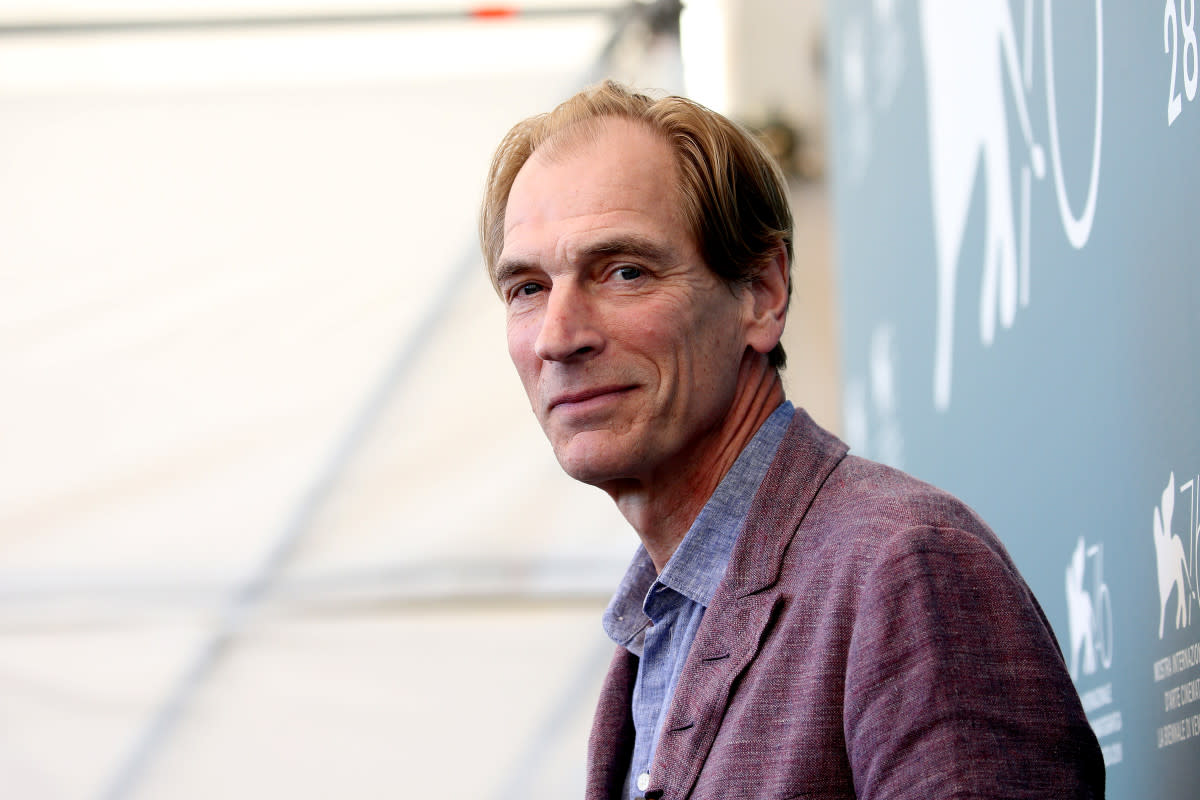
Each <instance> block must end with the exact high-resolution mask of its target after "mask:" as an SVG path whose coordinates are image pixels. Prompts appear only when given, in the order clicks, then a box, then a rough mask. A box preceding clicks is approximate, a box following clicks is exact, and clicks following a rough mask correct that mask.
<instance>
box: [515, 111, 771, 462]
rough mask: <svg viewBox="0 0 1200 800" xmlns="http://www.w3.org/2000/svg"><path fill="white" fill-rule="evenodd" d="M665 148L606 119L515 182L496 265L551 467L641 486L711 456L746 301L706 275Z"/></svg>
mask: <svg viewBox="0 0 1200 800" xmlns="http://www.w3.org/2000/svg"><path fill="white" fill-rule="evenodd" d="M676 186H677V180H676V172H675V165H674V161H673V158H672V154H671V151H670V149H669V148H668V146H667V144H666V143H665V142H664V141H662V140H661V139H660V138H659V137H658V136H657V135H655V134H654V133H653V132H651V131H650V130H648V129H647V128H644V127H642V126H640V125H638V124H636V123H632V122H628V121H625V120H611V121H608V122H606V123H605V124H604V127H603V129H602V131H601V133H600V134H599V136H598V137H597V138H596V139H595V140H589V139H586V138H581V139H580V140H579V141H577V142H574V143H568V144H567V146H566V147H565V148H561V149H559V150H558V151H557V152H555V153H554V154H553V155H552V156H547V155H546V154H545V153H544V152H543V151H537V152H535V153H534V155H533V157H532V158H530V160H529V161H528V162H527V163H526V164H525V166H524V167H523V168H522V169H521V171H520V173H518V175H517V178H516V181H515V182H514V183H513V187H512V192H511V193H510V195H509V199H508V205H507V208H506V212H505V230H504V248H503V251H502V253H501V255H500V258H499V260H498V264H497V268H496V278H497V283H498V285H499V288H500V293H501V296H502V298H503V299H504V301H505V304H506V306H507V325H508V351H509V354H510V355H511V357H512V360H513V363H514V364H515V365H516V367H517V372H518V373H519V374H520V376H521V381H522V382H523V384H524V386H525V392H526V393H527V394H528V395H529V401H530V403H531V404H532V406H533V411H534V413H535V414H536V415H537V418H538V421H539V422H540V423H541V425H542V429H543V430H544V431H545V432H546V436H547V437H548V438H549V439H550V443H551V445H552V446H553V448H554V452H555V455H556V456H557V457H558V461H559V463H560V464H561V465H562V467H563V469H564V470H566V472H567V473H568V474H569V475H571V476H572V477H574V478H576V479H578V480H581V481H585V482H587V483H592V484H596V485H600V486H607V485H610V484H612V485H614V486H615V485H616V484H614V482H625V481H633V482H640V483H644V484H650V483H652V482H654V481H656V480H660V479H663V478H667V479H668V480H669V479H670V476H671V475H672V474H673V473H674V474H678V471H679V470H681V469H683V468H684V467H686V466H687V465H689V464H692V465H693V466H694V463H693V462H694V461H695V460H696V459H702V458H707V457H708V456H709V455H711V453H710V452H709V449H711V448H713V447H715V446H717V445H716V444H715V439H716V438H717V437H716V429H717V427H718V425H719V424H720V423H721V422H722V420H723V418H724V416H725V413H726V411H728V409H729V408H730V406H731V404H732V403H733V399H734V395H735V389H736V386H737V382H738V372H739V365H740V364H741V362H742V357H743V354H744V353H745V352H746V332H745V328H746V325H745V319H746V318H747V316H748V315H749V314H750V309H751V308H752V306H753V300H752V299H751V298H750V297H749V295H750V293H749V292H748V291H743V290H736V291H735V290H731V289H730V288H729V287H728V286H726V285H725V284H724V283H723V282H722V281H721V280H720V279H719V278H717V277H716V275H715V274H713V272H712V271H711V270H710V269H709V268H708V267H707V266H706V265H705V263H704V261H703V259H702V258H701V256H700V252H699V249H698V248H697V245H696V242H695V241H694V240H693V237H692V235H691V233H690V232H689V231H688V230H687V228H686V227H685V225H684V222H683V218H682V216H681V214H680V212H679V208H678V205H679V204H678V199H677V197H678V195H677V189H676Z"/></svg>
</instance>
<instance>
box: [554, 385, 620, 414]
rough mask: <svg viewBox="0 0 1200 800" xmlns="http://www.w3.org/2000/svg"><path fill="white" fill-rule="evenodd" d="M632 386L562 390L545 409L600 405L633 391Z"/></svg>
mask: <svg viewBox="0 0 1200 800" xmlns="http://www.w3.org/2000/svg"><path fill="white" fill-rule="evenodd" d="M633 388H634V387H632V386H599V387H596V388H593V389H584V390H581V391H578V392H564V393H563V394H560V395H556V396H555V397H554V398H552V399H551V400H550V403H549V404H548V405H547V407H546V410H547V411H553V410H554V409H556V408H562V409H581V408H585V407H590V406H595V405H601V404H603V403H604V402H606V401H608V400H612V399H616V398H617V397H619V396H621V395H623V394H625V393H626V392H630V391H633Z"/></svg>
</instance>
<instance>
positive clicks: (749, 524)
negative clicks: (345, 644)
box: [480, 83, 1104, 800]
mask: <svg viewBox="0 0 1200 800" xmlns="http://www.w3.org/2000/svg"><path fill="white" fill-rule="evenodd" d="M480 225H481V236H482V241H483V248H484V253H485V258H486V261H487V266H488V270H489V273H490V275H491V277H492V280H493V282H494V284H495V286H496V289H497V291H498V292H499V294H500V296H501V298H502V299H503V301H504V303H505V305H506V308H507V330H508V348H509V353H510V355H511V357H512V360H513V363H514V364H515V365H516V368H517V372H518V373H519V375H520V377H521V380H522V382H523V384H524V387H525V391H526V393H527V394H528V396H529V400H530V403H531V405H532V407H533V411H534V413H535V414H536V415H537V418H538V421H539V422H540V423H541V425H542V428H543V430H544V431H545V433H546V436H547V437H548V438H549V440H550V443H551V445H552V446H553V448H554V452H555V455H556V456H557V458H558V461H559V463H560V464H561V465H562V467H563V469H564V470H565V471H566V472H567V473H568V474H569V475H571V476H572V477H573V478H575V479H577V480H580V481H584V482H587V483H590V484H593V485H595V486H598V487H600V488H601V489H603V490H604V491H606V492H608V494H609V495H611V496H612V498H613V499H614V500H615V501H616V503H617V506H618V508H619V509H620V510H621V512H622V514H623V515H624V516H625V518H626V519H627V520H628V521H629V522H630V524H631V525H632V526H633V527H634V529H635V530H636V531H637V533H638V536H639V537H640V539H641V542H642V547H641V548H639V550H638V553H637V555H636V556H635V558H634V561H633V563H632V565H631V566H630V568H629V571H628V573H627V574H626V576H625V579H624V581H623V582H622V584H621V586H620V588H619V589H618V591H617V594H616V596H615V597H614V598H613V601H612V603H611V605H610V607H609V609H608V611H607V612H606V614H605V619H604V624H605V629H606V630H607V632H608V634H609V635H610V636H611V637H612V638H613V639H614V641H616V643H617V651H616V655H615V657H614V659H613V662H612V665H611V667H610V670H609V674H608V677H607V678H606V681H605V684H604V688H603V690H602V694H601V698H600V703H599V707H598V709H597V712H596V719H595V722H594V725H593V731H592V736H591V740H590V744H589V762H588V777H587V795H586V796H587V797H588V798H589V800H600V799H601V798H618V797H619V798H638V797H647V798H670V799H671V800H675V799H676V798H695V800H700V799H701V798H705V799H708V798H712V799H713V800H732V799H734V798H745V799H747V800H748V799H749V798H779V800H783V799H784V798H800V797H821V798H850V797H862V798H884V797H887V798H893V797H904V798H922V800H924V799H925V798H936V797H954V798H965V797H1030V798H1032V797H1039V798H1040V797H1054V798H1058V797H1101V796H1103V791H1104V788H1103V787H1104V767H1103V762H1102V760H1101V757H1100V752H1099V746H1098V744H1097V742H1096V739H1095V737H1094V736H1093V735H1092V732H1091V729H1090V728H1089V726H1088V723H1087V720H1086V718H1085V717H1084V714H1083V710H1082V708H1081V707H1080V704H1079V700H1078V697H1077V696H1076V694H1075V691H1074V688H1073V686H1072V684H1071V681H1070V678H1069V677H1068V675H1067V671H1066V668H1065V666H1064V663H1063V660H1062V657H1061V654H1060V652H1059V650H1058V645H1057V643H1056V642H1055V640H1054V636H1053V634H1052V633H1051V631H1050V628H1049V625H1048V623H1047V622H1046V620H1045V618H1044V616H1043V614H1042V612H1041V609H1040V608H1039V607H1038V605H1037V603H1036V601H1035V600H1034V598H1033V596H1032V595H1031V594H1030V591H1029V589H1028V588H1027V587H1026V585H1025V583H1024V582H1023V580H1022V579H1021V577H1020V576H1019V575H1018V574H1017V571H1016V568H1015V567H1014V566H1013V564H1012V562H1011V560H1010V559H1009V557H1008V555H1007V553H1006V552H1005V550H1004V548H1003V547H1002V546H1001V544H1000V543H999V541H997V539H996V538H995V536H994V535H993V534H992V532H991V531H990V530H989V529H988V528H987V527H986V526H985V525H984V523H983V522H981V521H980V520H979V519H978V518H977V517H976V516H975V515H974V514H973V513H972V512H971V511H970V510H969V509H967V508H966V507H965V506H963V505H962V504H961V503H960V502H958V501H957V500H955V499H954V498H952V497H950V496H948V495H946V494H945V493H943V492H940V491H939V490H937V489H934V488H933V487H930V486H928V485H926V484H923V483H920V482H919V481H916V480H915V479H913V478H911V477H909V476H907V475H904V474H902V473H900V472H897V471H894V470H891V469H888V468H887V467H884V466H881V465H878V464H875V463H872V462H868V461H865V460H863V459H859V458H857V457H854V456H849V455H847V448H846V446H845V445H843V444H842V443H841V442H840V441H838V440H837V439H836V438H835V437H833V436H832V435H831V434H829V433H827V432H825V431H824V430H822V429H821V428H819V427H818V426H817V425H816V424H815V423H814V422H813V421H812V420H811V419H810V418H809V417H808V416H807V415H806V414H805V413H804V412H803V411H797V410H795V409H793V407H792V406H791V404H790V403H788V402H786V400H785V399H784V392H783V387H782V384H781V382H780V377H779V368H780V367H781V366H782V365H783V362H784V353H783V350H782V349H781V348H780V346H779V339H780V336H781V334H782V331H783V325H784V319H785V316H786V311H787V305H788V297H789V291H790V287H789V281H790V278H789V270H790V262H791V257H792V242H791V230H792V223H791V216H790V212H789V210H788V204H787V198H786V192H785V184H784V182H783V180H782V178H781V176H780V175H779V173H778V170H777V168H776V167H775V166H774V165H773V163H772V161H771V159H770V157H769V156H768V155H767V154H766V153H765V152H764V151H763V150H762V148H761V147H760V146H759V145H758V144H757V143H756V142H755V141H754V140H753V138H751V137H750V136H748V135H747V134H746V133H745V132H743V131H742V130H741V129H740V128H738V127H737V126H736V125H734V124H732V123H730V122H729V121H728V120H726V119H725V118H723V117H721V116H720V115H717V114H714V113H712V112H710V111H708V110H707V109H704V108H703V107H701V106H698V105H696V104H693V103H691V102H689V101H687V100H683V99H680V98H664V99H659V100H651V99H650V98H648V97H645V96H643V95H640V94H636V93H633V92H631V91H629V90H627V89H625V88H624V87H621V86H619V85H617V84H613V83H607V84H604V85H603V86H600V87H596V88H594V89H591V90H588V91H585V92H583V93H581V94H579V95H577V96H575V97H573V98H571V99H570V100H568V101H567V102H566V103H564V104H563V105H561V106H560V107H559V108H557V109H555V110H554V111H553V112H551V113H550V114H547V115H542V116H540V117H534V118H532V119H530V120H526V121H525V122H522V123H520V124H518V125H517V126H516V127H515V128H513V130H512V131H510V132H509V134H508V136H507V137H506V138H505V140H504V141H503V142H502V143H501V145H500V147H499V149H498V151H497V153H496V156H495V159H494V161H493V164H492V169H491V172H490V174H489V177H488V183H487V189H486V196H485V199H484V205H483V212H482V217H481V223H480Z"/></svg>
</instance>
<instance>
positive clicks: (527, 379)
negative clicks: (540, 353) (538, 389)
mask: <svg viewBox="0 0 1200 800" xmlns="http://www.w3.org/2000/svg"><path fill="white" fill-rule="evenodd" d="M507 333H508V357H509V358H510V359H512V363H513V366H514V367H516V368H517V375H518V376H520V378H521V383H523V384H524V385H525V391H526V392H529V391H530V390H531V389H532V386H531V381H532V380H533V379H534V378H535V377H536V375H537V369H538V364H539V363H540V361H541V359H539V358H538V357H537V354H536V353H534V351H533V345H534V341H535V340H536V336H537V330H536V329H535V328H534V327H533V326H532V325H528V324H523V323H522V322H521V321H518V320H509V322H508V330H507Z"/></svg>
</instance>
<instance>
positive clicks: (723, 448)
mask: <svg viewBox="0 0 1200 800" xmlns="http://www.w3.org/2000/svg"><path fill="white" fill-rule="evenodd" d="M783 400H784V393H783V383H782V381H781V380H780V378H779V372H778V371H777V370H776V369H775V368H774V367H770V366H768V365H767V363H766V359H765V358H764V359H753V360H749V359H748V360H747V361H744V362H743V363H742V367H741V371H740V373H739V375H738V389H737V393H736V394H735V396H734V401H733V403H732V404H731V406H730V407H729V410H728V412H727V413H726V414H725V416H724V418H723V419H722V420H721V421H720V423H718V425H717V426H716V427H715V428H714V429H713V430H711V431H709V432H707V433H706V434H704V436H703V438H702V440H701V441H700V442H699V443H698V444H697V445H696V447H694V448H692V452H691V453H690V458H689V460H688V463H687V464H685V465H684V467H683V469H673V470H671V471H670V474H666V475H663V476H661V477H660V478H658V479H656V480H650V481H636V482H633V481H631V482H628V483H624V482H623V483H621V484H620V485H616V486H606V487H605V490H606V491H607V492H608V493H609V494H610V495H611V496H612V498H613V499H614V500H615V501H616V503H617V508H618V509H620V511H621V514H622V515H624V517H625V519H626V520H628V521H629V524H630V525H632V526H633V527H634V530H636V531H637V533H638V536H639V538H641V540H642V544H643V545H644V546H645V548H646V552H647V553H649V554H650V559H651V561H653V562H654V569H655V571H656V572H659V573H661V572H662V571H663V567H665V566H666V565H667V561H669V560H670V558H671V555H672V554H673V553H674V552H675V549H676V548H677V547H679V543H680V542H681V541H683V537H684V535H685V534H686V533H687V532H688V529H689V528H691V526H692V523H693V522H694V521H695V519H696V517H697V516H699V515H700V511H701V510H702V509H703V508H704V504H705V503H707V502H708V499H709V498H710V497H712V494H713V492H715V491H716V489H717V486H718V485H719V484H720V483H721V479H722V478H724V477H725V474H726V473H727V472H729V469H730V467H732V466H733V462H735V461H736V460H737V457H738V456H739V455H741V452H742V450H743V449H745V447H746V445H747V444H748V443H749V442H750V440H751V439H752V438H754V434H755V433H756V432H757V431H758V429H759V427H761V426H762V424H763V422H765V421H766V419H767V417H769V416H771V413H772V412H773V411H774V410H775V409H776V408H778V407H779V404H780V403H782V402H783Z"/></svg>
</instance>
